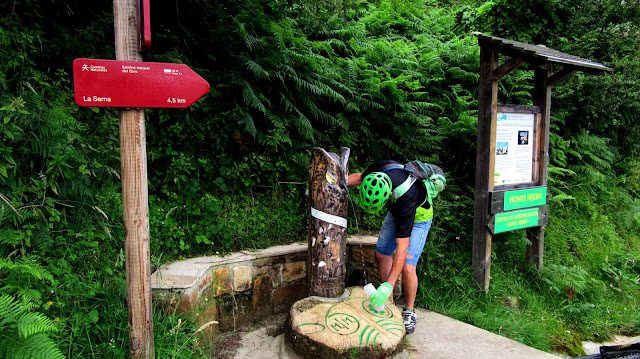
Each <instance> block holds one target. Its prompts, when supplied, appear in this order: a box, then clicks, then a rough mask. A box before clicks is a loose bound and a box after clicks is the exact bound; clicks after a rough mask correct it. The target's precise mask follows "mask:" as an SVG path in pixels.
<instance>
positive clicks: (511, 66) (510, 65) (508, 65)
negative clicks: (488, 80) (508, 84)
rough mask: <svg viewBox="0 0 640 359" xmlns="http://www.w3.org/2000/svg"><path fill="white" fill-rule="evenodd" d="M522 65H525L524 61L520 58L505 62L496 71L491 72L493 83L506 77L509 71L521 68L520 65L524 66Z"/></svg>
mask: <svg viewBox="0 0 640 359" xmlns="http://www.w3.org/2000/svg"><path fill="white" fill-rule="evenodd" d="M524 63H525V61H524V59H523V58H521V57H515V58H513V59H511V60H509V61H507V62H505V63H504V64H502V65H500V67H498V68H497V69H495V70H494V71H493V81H499V80H500V79H501V78H503V77H504V76H506V75H507V74H508V73H510V72H511V71H513V70H515V69H517V68H518V67H520V66H522V64H524Z"/></svg>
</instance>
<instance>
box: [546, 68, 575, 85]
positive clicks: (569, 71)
mask: <svg viewBox="0 0 640 359" xmlns="http://www.w3.org/2000/svg"><path fill="white" fill-rule="evenodd" d="M576 71H578V70H576V69H574V68H571V67H566V68H564V69H562V70H561V71H559V72H556V73H555V74H553V75H552V76H551V77H549V79H548V80H547V86H554V85H555V84H556V83H558V82H560V81H562V80H564V79H566V78H567V77H569V76H571V75H573V74H574V73H575V72H576Z"/></svg>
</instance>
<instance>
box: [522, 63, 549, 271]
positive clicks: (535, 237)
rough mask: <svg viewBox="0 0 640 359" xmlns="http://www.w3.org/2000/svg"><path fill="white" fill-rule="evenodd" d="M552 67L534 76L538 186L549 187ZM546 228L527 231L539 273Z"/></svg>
mask: <svg viewBox="0 0 640 359" xmlns="http://www.w3.org/2000/svg"><path fill="white" fill-rule="evenodd" d="M550 77H551V65H550V64H549V65H547V66H546V68H537V69H535V70H534V75H533V82H534V87H533V104H534V105H535V106H540V109H541V112H540V120H539V121H538V123H537V125H536V139H535V140H536V145H535V147H536V152H537V153H536V154H535V157H536V158H537V161H538V165H537V169H536V170H537V173H536V174H537V179H538V185H539V186H542V187H546V186H547V166H548V165H549V129H550V121H551V120H550V119H551V86H550V85H549V78H550ZM544 229H545V227H544V226H540V227H535V228H531V229H528V230H527V238H528V239H529V241H530V242H531V245H529V246H527V261H528V262H529V263H531V264H534V265H535V266H536V267H537V269H538V272H542V270H543V267H544V266H543V264H544Z"/></svg>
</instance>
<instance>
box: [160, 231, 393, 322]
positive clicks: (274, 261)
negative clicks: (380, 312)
mask: <svg viewBox="0 0 640 359" xmlns="http://www.w3.org/2000/svg"><path fill="white" fill-rule="evenodd" d="M376 240H377V238H376V237H371V236H362V237H351V238H349V239H347V248H348V255H347V258H348V260H347V277H346V286H347V287H349V286H363V285H364V284H365V283H373V284H374V285H375V286H378V285H380V279H379V278H380V276H379V274H378V269H377V265H376V260H375V254H374V252H375V243H376ZM307 247H308V245H307V244H306V243H293V244H289V245H283V246H275V247H270V248H267V249H264V250H260V251H248V250H245V251H241V252H237V253H233V254H230V255H227V256H208V257H198V258H191V259H187V260H183V261H179V262H174V263H169V264H165V265H162V266H161V267H160V268H158V270H157V271H156V272H154V273H153V274H152V276H151V285H152V288H153V298H154V301H156V302H158V301H159V302H163V303H165V305H166V308H167V310H169V311H170V312H175V313H186V314H188V315H191V316H195V317H196V321H197V323H198V324H199V325H204V324H206V323H209V322H211V321H216V322H217V324H215V325H211V326H210V327H209V328H208V330H207V333H206V334H215V333H216V332H218V331H223V332H225V331H232V330H235V329H237V328H239V327H241V326H244V325H247V324H250V323H252V322H256V321H258V320H260V319H262V318H264V317H265V316H267V315H271V314H277V313H284V312H287V311H288V310H289V308H290V307H291V305H293V304H294V303H295V302H296V301H298V300H300V299H302V298H304V297H306V291H307V288H306V285H307V282H306V260H307V249H308V248H307ZM399 282H400V281H399ZM398 290H399V285H398V286H396V294H397V293H398Z"/></svg>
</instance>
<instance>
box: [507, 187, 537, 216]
mask: <svg viewBox="0 0 640 359" xmlns="http://www.w3.org/2000/svg"><path fill="white" fill-rule="evenodd" d="M546 203H547V187H540V188H531V189H523V190H519V191H510V192H505V193H504V210H505V211H509V210H512V209H520V208H527V207H535V206H542V205H543V204H546Z"/></svg>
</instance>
